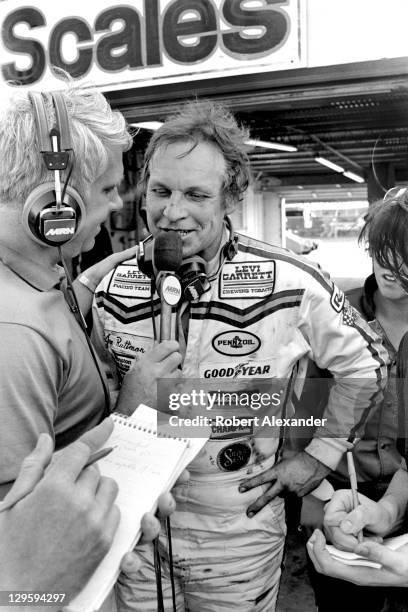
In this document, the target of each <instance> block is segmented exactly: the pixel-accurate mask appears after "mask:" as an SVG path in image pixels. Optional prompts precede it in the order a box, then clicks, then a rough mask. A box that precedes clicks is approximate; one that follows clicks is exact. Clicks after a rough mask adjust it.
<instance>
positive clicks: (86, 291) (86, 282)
mask: <svg viewBox="0 0 408 612" xmlns="http://www.w3.org/2000/svg"><path fill="white" fill-rule="evenodd" d="M136 253H137V247H136V246H133V247H130V248H129V249H125V250H124V251H119V252H118V253H113V254H112V255H109V256H108V257H105V259H102V260H101V261H98V263H96V264H94V265H93V266H91V267H90V268H87V269H86V270H85V271H84V272H82V273H81V274H79V276H78V278H76V279H75V280H74V289H75V293H76V296H77V299H78V303H79V307H80V309H81V312H82V314H83V315H84V316H86V315H87V314H88V312H89V310H90V308H91V306H92V300H93V296H94V293H95V289H96V287H97V286H98V285H99V283H100V282H101V280H102V279H103V278H104V276H106V275H107V274H108V273H109V272H110V271H111V270H113V268H115V267H116V266H117V265H118V264H120V263H121V262H122V261H126V260H127V259H132V257H135V255H136ZM79 279H81V280H79Z"/></svg>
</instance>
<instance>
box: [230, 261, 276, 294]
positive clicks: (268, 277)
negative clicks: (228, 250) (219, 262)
mask: <svg viewBox="0 0 408 612" xmlns="http://www.w3.org/2000/svg"><path fill="white" fill-rule="evenodd" d="M274 288H275V261H274V260H273V259H270V260H267V261H258V262H253V261H240V262H234V261H231V262H227V263H225V264H224V266H223V268H222V273H221V276H220V286H219V294H220V298H228V299H234V298H236V299H242V298H248V299H255V298H257V299H259V298H263V297H266V296H268V295H271V294H272V293H273V290H274Z"/></svg>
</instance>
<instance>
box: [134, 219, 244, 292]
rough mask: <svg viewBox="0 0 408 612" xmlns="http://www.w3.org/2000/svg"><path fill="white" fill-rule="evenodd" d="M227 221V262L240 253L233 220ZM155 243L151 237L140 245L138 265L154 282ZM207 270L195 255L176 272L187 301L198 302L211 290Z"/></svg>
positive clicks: (225, 249) (200, 259) (224, 255)
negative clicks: (228, 235)
mask: <svg viewBox="0 0 408 612" xmlns="http://www.w3.org/2000/svg"><path fill="white" fill-rule="evenodd" d="M225 221H226V226H227V229H228V230H229V232H230V237H229V239H228V241H227V242H226V243H225V244H224V246H223V247H222V255H223V257H225V259H226V260H227V261H231V260H232V259H233V258H234V257H235V255H236V254H237V253H238V240H239V238H238V236H237V235H236V234H235V233H234V230H233V227H232V223H231V219H230V218H229V217H225ZM153 241H154V238H153V236H152V235H150V236H148V237H147V238H145V240H143V241H142V242H140V243H139V249H138V254H137V265H138V267H139V270H140V271H141V272H143V274H146V276H148V277H149V278H151V279H153V280H154V279H155V277H156V273H157V270H156V269H155V266H154V264H153ZM206 268H207V264H206V261H205V260H204V259H203V258H202V257H200V256H199V255H193V256H192V257H188V258H187V259H184V260H183V261H182V263H181V266H180V267H179V269H178V270H176V274H177V276H178V277H179V278H180V283H181V291H182V294H183V297H184V299H185V300H187V301H194V300H198V299H199V298H200V297H201V296H202V295H203V293H205V292H206V291H208V290H209V288H210V281H209V280H208V276H207V270H206Z"/></svg>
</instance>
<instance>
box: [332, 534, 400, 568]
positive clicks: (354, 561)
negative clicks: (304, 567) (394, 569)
mask: <svg viewBox="0 0 408 612" xmlns="http://www.w3.org/2000/svg"><path fill="white" fill-rule="evenodd" d="M383 544H384V546H387V548H390V549H391V550H398V549H399V548H401V546H405V545H406V544H408V533H404V534H403V535H400V536H395V537H394V538H386V539H385V540H384V542H383ZM326 549H327V551H328V552H329V553H330V554H331V556H332V557H333V559H336V561H340V562H341V563H344V565H363V566H365V567H374V568H376V569H380V567H381V565H380V563H376V562H375V561H370V560H369V559H366V558H365V557H362V556H360V555H357V554H356V553H353V552H349V551H346V550H340V549H339V548H336V547H335V546H333V545H332V544H326Z"/></svg>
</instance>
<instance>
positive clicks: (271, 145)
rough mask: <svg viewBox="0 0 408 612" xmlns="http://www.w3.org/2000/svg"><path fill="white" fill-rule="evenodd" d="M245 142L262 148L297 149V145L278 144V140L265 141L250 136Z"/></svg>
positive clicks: (290, 150) (289, 150)
mask: <svg viewBox="0 0 408 612" xmlns="http://www.w3.org/2000/svg"><path fill="white" fill-rule="evenodd" d="M245 144H247V145H251V146H252V147H262V148H263V149H276V150H277V151H288V152H292V151H297V150H298V149H297V147H292V146H291V145H285V144H280V142H265V141H264V140H253V139H252V138H250V139H249V140H246V141H245Z"/></svg>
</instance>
